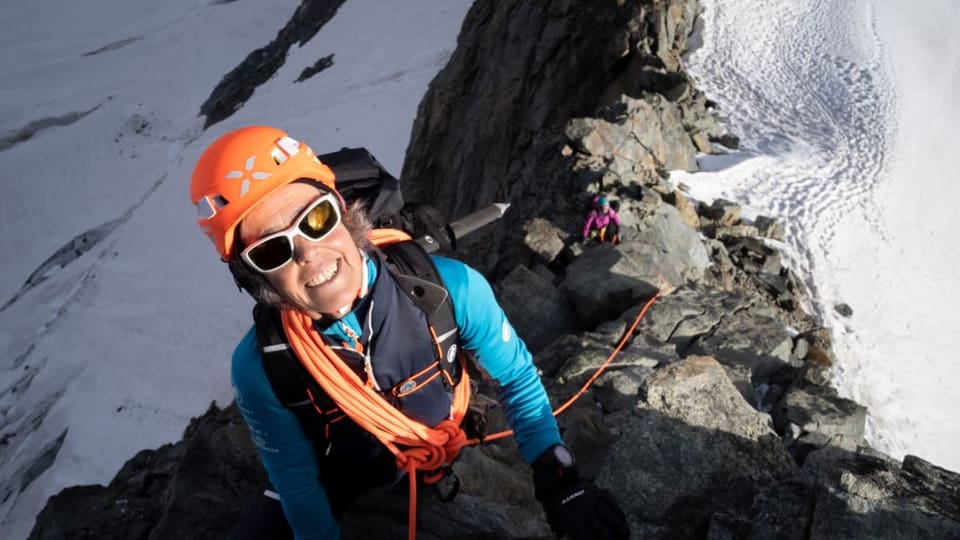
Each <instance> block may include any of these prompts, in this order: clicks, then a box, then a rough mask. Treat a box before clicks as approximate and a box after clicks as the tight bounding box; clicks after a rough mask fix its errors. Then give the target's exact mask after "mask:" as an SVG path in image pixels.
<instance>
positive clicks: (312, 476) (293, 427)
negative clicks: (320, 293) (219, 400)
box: [231, 329, 340, 540]
mask: <svg viewBox="0 0 960 540" xmlns="http://www.w3.org/2000/svg"><path fill="white" fill-rule="evenodd" d="M231 380H232V383H233V389H234V393H235V397H236V401H237V405H238V406H239V408H240V412H241V413H242V414H243V418H244V419H245V420H246V422H247V426H248V427H249V428H250V433H251V435H252V436H253V441H254V443H256V445H257V450H258V451H259V453H260V460H261V461H262V462H263V466H264V468H265V469H266V470H267V475H268V476H269V477H270V482H271V484H273V488H274V489H275V490H276V491H277V493H278V494H279V495H280V502H281V504H282V505H283V512H284V514H285V515H286V517H287V521H288V522H289V523H290V527H291V529H292V530H293V533H294V536H295V538H296V539H297V540H329V539H336V538H339V537H340V527H339V525H338V524H337V522H336V520H335V519H334V518H333V514H332V513H331V511H330V505H329V503H328V499H327V494H326V491H325V490H324V488H323V485H321V484H320V480H319V472H320V471H319V468H318V467H319V466H318V464H317V460H316V456H315V454H314V449H313V443H312V442H311V441H310V439H308V438H307V436H306V434H305V433H304V431H303V428H302V427H301V426H300V421H299V420H297V417H296V415H295V414H293V413H292V412H290V411H289V410H287V409H286V408H285V407H284V406H283V405H282V404H281V403H280V400H279V399H278V398H277V396H276V394H274V392H273V388H272V387H271V386H270V381H269V380H268V379H267V375H266V373H265V372H264V370H263V361H262V357H261V356H260V350H259V348H258V346H257V336H256V332H255V330H254V329H251V330H250V331H249V332H247V335H246V336H244V338H243V339H242V340H241V341H240V343H239V344H238V345H237V348H236V350H234V353H233V362H232V369H231Z"/></svg>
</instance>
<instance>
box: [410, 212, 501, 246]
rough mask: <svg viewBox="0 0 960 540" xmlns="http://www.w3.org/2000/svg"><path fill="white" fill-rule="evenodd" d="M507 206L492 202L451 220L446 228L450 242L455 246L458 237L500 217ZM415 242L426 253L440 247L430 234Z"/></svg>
mask: <svg viewBox="0 0 960 540" xmlns="http://www.w3.org/2000/svg"><path fill="white" fill-rule="evenodd" d="M507 208H510V204H509V203H493V204H491V205H488V206H485V207H483V208H481V209H480V210H477V211H476V212H474V213H472V214H468V215H466V216H463V217H462V218H460V219H458V220H456V221H451V222H450V223H449V228H448V232H449V234H450V236H451V237H452V238H450V244H451V245H453V246H456V243H457V240H459V239H460V238H463V237H464V236H467V235H468V234H470V233H472V232H474V231H476V230H477V229H480V228H481V227H483V226H485V225H488V224H490V223H493V222H494V221H496V220H498V219H500V218H502V217H503V214H505V213H506V212H507ZM417 243H418V244H420V245H421V246H423V249H425V250H426V251H427V253H433V252H434V251H436V250H437V249H439V247H440V243H439V242H437V239H436V238H434V237H432V236H430V235H424V236H421V237H420V238H417Z"/></svg>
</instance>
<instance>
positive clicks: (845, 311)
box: [833, 304, 853, 318]
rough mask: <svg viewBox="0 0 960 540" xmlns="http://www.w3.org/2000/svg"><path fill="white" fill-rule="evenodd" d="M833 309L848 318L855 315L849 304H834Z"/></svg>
mask: <svg viewBox="0 0 960 540" xmlns="http://www.w3.org/2000/svg"><path fill="white" fill-rule="evenodd" d="M833 310H834V311H836V312H837V313H839V314H840V315H842V316H844V317H847V318H850V317H852V316H853V308H851V307H850V306H848V305H847V304H837V305H835V306H833Z"/></svg>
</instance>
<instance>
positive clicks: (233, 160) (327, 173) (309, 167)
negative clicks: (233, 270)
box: [190, 126, 342, 261]
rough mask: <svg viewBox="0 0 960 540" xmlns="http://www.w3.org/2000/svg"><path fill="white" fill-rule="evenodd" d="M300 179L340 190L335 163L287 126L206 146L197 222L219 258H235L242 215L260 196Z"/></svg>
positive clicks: (196, 188) (193, 188)
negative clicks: (327, 161) (323, 159)
mask: <svg viewBox="0 0 960 540" xmlns="http://www.w3.org/2000/svg"><path fill="white" fill-rule="evenodd" d="M300 178H307V179H311V180H316V181H318V182H319V183H320V184H322V185H323V186H325V187H327V188H329V189H330V191H332V192H334V193H336V188H335V184H334V180H335V176H334V174H333V171H332V170H330V167H328V166H326V165H324V164H323V163H321V162H320V160H319V159H317V156H316V154H314V152H313V150H312V149H311V148H310V147H309V146H307V145H306V144H304V143H301V142H299V141H297V140H296V139H293V138H292V137H290V136H289V135H287V134H286V133H285V132H284V131H282V130H280V129H277V128H273V127H266V126H251V127H244V128H240V129H236V130H234V131H231V132H229V133H227V134H225V135H223V136H221V137H220V138H219V139H217V140H216V141H214V142H213V144H211V145H210V146H209V147H208V148H207V149H206V150H204V152H203V154H202V155H201V156H200V159H199V160H197V164H196V166H195V167H194V169H193V177H192V179H191V181H190V201H191V202H192V203H193V205H194V206H196V208H197V224H199V225H200V228H201V229H203V232H205V233H206V234H207V236H209V237H210V239H211V240H213V245H214V246H216V248H217V253H219V254H220V257H221V258H223V260H225V261H228V260H231V259H233V258H235V257H236V254H235V253H232V252H231V251H232V250H233V244H234V231H235V229H236V227H237V225H238V224H239V223H240V220H242V219H243V218H244V217H245V216H246V215H247V214H248V213H249V212H250V209H251V208H253V205H254V204H256V203H257V202H258V201H260V199H263V198H264V197H266V196H267V195H268V194H270V193H271V192H272V191H273V190H275V189H277V188H278V187H280V186H283V185H286V184H289V183H291V182H293V181H294V180H298V179H300ZM341 204H342V201H341Z"/></svg>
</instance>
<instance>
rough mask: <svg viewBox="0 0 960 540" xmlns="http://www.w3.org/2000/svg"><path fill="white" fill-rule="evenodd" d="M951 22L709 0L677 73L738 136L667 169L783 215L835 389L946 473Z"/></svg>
mask: <svg viewBox="0 0 960 540" xmlns="http://www.w3.org/2000/svg"><path fill="white" fill-rule="evenodd" d="M957 23H960V5H958V4H957V3H956V2H952V1H951V0H923V1H921V2H915V3H911V4H910V5H909V6H908V5H906V4H902V3H894V2H870V1H868V0H847V1H844V2H830V1H827V0H802V1H796V0H778V1H772V2H755V1H750V0H724V1H723V2H721V1H720V0H705V1H704V14H703V19H702V30H701V32H702V34H701V36H700V39H701V40H702V47H700V48H699V49H698V50H697V51H695V52H694V53H693V54H691V55H690V56H689V58H687V64H688V68H689V70H690V71H691V73H692V74H694V75H695V76H696V77H697V79H698V80H699V82H700V85H701V88H702V89H703V90H704V91H705V92H707V94H708V95H709V96H710V97H711V98H713V99H715V100H716V101H717V102H719V104H720V107H721V111H722V115H723V117H724V119H725V121H726V122H727V125H728V126H729V127H730V129H731V130H732V131H733V132H734V133H736V134H738V135H740V136H741V137H742V147H741V150H740V151H739V152H735V153H732V154H730V155H728V156H723V157H719V158H705V159H703V163H704V165H705V168H706V169H707V170H708V171H709V172H707V173H702V174H695V175H683V174H676V175H674V178H675V179H677V180H682V181H684V182H686V183H687V184H689V185H690V186H691V187H692V189H693V192H694V194H695V195H696V196H697V197H699V198H703V199H708V200H709V199H712V198H714V197H717V196H723V197H724V198H728V199H733V200H737V201H740V202H742V203H744V204H745V205H747V210H748V212H749V213H752V214H754V215H756V214H765V215H772V216H777V217H780V218H782V220H783V221H784V222H785V224H786V225H787V230H788V233H787V237H788V238H787V243H788V244H789V246H788V247H789V248H790V253H791V254H792V255H793V259H794V261H793V262H794V264H795V266H794V267H795V268H796V269H797V271H798V273H799V274H800V275H801V276H803V277H804V278H805V281H806V283H807V284H808V285H809V286H810V288H811V291H812V293H813V295H814V297H815V305H814V306H813V307H814V308H815V309H816V310H817V311H818V312H819V314H820V315H822V316H823V317H824V319H825V320H826V321H827V322H828V324H829V326H830V327H831V328H832V329H833V330H834V336H835V339H836V349H837V354H838V365H837V366H836V367H835V370H834V371H835V384H836V386H837V387H838V389H839V390H840V391H841V393H842V394H844V395H847V396H849V397H852V398H853V399H855V400H856V401H858V402H860V403H862V404H864V405H867V406H868V407H869V410H870V416H869V420H868V430H869V435H868V439H869V440H870V441H871V443H872V444H873V445H875V446H877V447H878V448H881V449H883V450H885V451H886V452H888V453H890V454H892V455H894V456H896V457H902V456H903V455H904V454H905V453H911V454H915V455H920V456H922V457H924V458H926V459H928V460H931V461H933V462H934V463H937V464H939V465H941V466H944V467H947V468H950V469H953V470H958V469H960V418H958V417H957V416H956V415H954V414H952V409H953V406H952V400H951V394H952V393H953V392H952V390H951V387H952V384H951V381H953V380H955V378H956V377H957V376H958V375H960V363H958V362H957V360H958V357H960V354H958V352H957V348H956V346H955V344H954V343H953V338H955V337H956V335H957V333H956V328H957V321H958V317H957V315H956V312H955V309H954V307H955V306H957V305H960V286H958V284H957V283H956V280H955V279H953V273H954V272H955V271H956V269H957V268H958V267H960V266H958V265H960V253H958V252H957V250H956V249H954V248H952V247H951V246H954V245H956V239H955V238H952V237H951V236H952V233H953V234H955V231H954V230H953V229H954V227H951V224H952V217H953V214H954V212H953V211H952V206H953V203H954V201H955V200H956V197H957V194H958V192H960V187H958V186H960V183H958V180H960V165H958V163H957V162H956V160H955V159H954V158H953V157H952V153H951V152H950V148H949V145H950V142H951V140H952V139H953V137H952V135H953V134H954V133H955V126H956V125H957V120H958V119H960V105H958V101H957V100H956V99H955V97H954V96H955V94H956V89H957V88H958V85H960V37H958V36H957V34H956V32H955V31H954V26H955V25H956V24H957ZM838 303H847V304H849V305H850V306H851V307H852V308H853V311H854V314H853V316H852V317H851V318H849V319H845V318H843V317H841V316H839V315H838V314H837V312H836V311H835V310H834V309H833V307H834V306H835V305H836V304H838Z"/></svg>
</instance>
